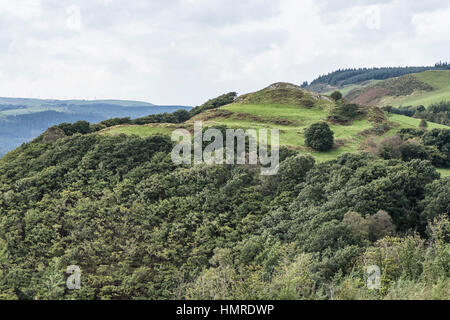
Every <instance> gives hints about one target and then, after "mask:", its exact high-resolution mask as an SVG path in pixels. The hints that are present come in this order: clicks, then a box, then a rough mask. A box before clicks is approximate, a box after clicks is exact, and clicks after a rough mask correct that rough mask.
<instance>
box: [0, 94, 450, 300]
mask: <svg viewBox="0 0 450 320" xmlns="http://www.w3.org/2000/svg"><path fill="white" fill-rule="evenodd" d="M235 98H236V94H235V93H229V94H226V95H223V96H220V97H218V98H217V99H212V100H210V101H208V102H207V103H205V104H204V105H202V106H200V107H197V108H194V109H192V110H190V111H180V112H177V113H175V114H163V115H152V116H149V117H145V118H141V119H135V120H130V119H127V118H117V119H111V120H109V121H104V122H102V123H99V124H95V125H91V124H89V123H87V122H77V123H75V124H62V125H60V126H58V127H53V128H51V129H49V130H48V131H46V132H45V133H44V134H42V135H41V136H40V137H39V138H37V139H36V140H34V141H33V142H31V143H27V144H24V145H22V146H21V147H19V148H18V149H16V150H15V151H13V152H10V153H9V154H7V155H6V156H5V157H3V158H1V159H0V299H450V219H449V207H450V205H449V203H450V192H449V191H450V177H446V178H440V175H439V173H438V172H437V171H436V166H443V167H448V165H449V159H450V139H449V134H450V130H448V129H433V130H427V129H426V122H424V123H422V124H421V128H417V129H409V130H407V129H405V130H403V131H401V133H400V136H393V137H390V138H386V139H385V140H383V141H382V142H381V143H379V144H375V145H374V146H370V145H369V146H367V148H366V150H368V151H369V152H360V153H353V154H350V153H346V154H342V155H339V156H338V157H337V158H336V159H335V160H332V161H328V162H325V163H316V162H315V160H314V158H312V157H311V156H309V155H304V154H299V153H297V152H296V151H294V150H290V149H286V148H282V149H281V152H280V160H281V163H280V168H279V172H278V175H275V176H261V175H260V170H259V168H258V166H235V165H223V166H222V165H209V166H208V165H196V166H190V165H185V166H175V165H174V164H173V162H172V160H171V157H170V152H171V150H172V147H173V143H172V142H171V140H170V137H168V136H163V135H152V136H149V137H146V138H139V137H137V136H129V135H128V136H127V135H116V136H108V135H101V134H96V131H99V130H101V129H102V128H105V127H108V126H112V125H116V124H120V123H155V122H172V123H180V122H183V121H186V120H187V119H189V118H191V117H193V116H195V115H196V114H198V113H201V112H202V111H205V110H208V109H213V108H217V107H220V106H221V105H224V104H228V103H230V102H233V101H234V100H235ZM335 98H336V99H337V100H338V99H341V97H340V96H338V95H335ZM339 106H341V107H340V108H338V109H337V110H338V111H339V110H340V111H341V112H337V111H336V110H335V111H334V112H335V113H334V114H332V115H331V117H332V120H333V119H334V121H337V120H339V121H342V119H344V120H346V119H347V118H348V117H350V118H352V117H354V116H357V113H358V112H357V111H358V106H355V105H349V104H346V103H345V102H344V101H341V103H340V104H339ZM336 112H337V113H336ZM380 112H381V110H380ZM336 119H337V120H336ZM311 127H312V128H319V129H320V130H321V132H326V133H327V134H329V133H330V130H329V128H328V126H324V125H318V126H315V127H313V126H311ZM311 130H313V129H311ZM380 130H382V128H380ZM312 136H314V135H313V134H312ZM328 138H330V135H328ZM331 139H332V132H331ZM322 142H323V141H322ZM325 142H326V141H325ZM326 144H327V143H325V145H326ZM322 145H323V144H322ZM371 147H372V148H373V149H374V150H371ZM69 265H78V266H80V267H81V271H82V274H81V289H79V290H69V289H67V288H66V286H65V281H66V275H65V271H66V268H67V266H69ZM370 265H378V266H379V267H380V269H381V288H380V289H379V290H370V289H368V288H367V286H366V281H367V276H368V275H367V273H366V268H367V267H368V266H370Z"/></svg>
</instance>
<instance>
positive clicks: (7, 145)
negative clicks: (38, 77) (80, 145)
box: [0, 97, 191, 156]
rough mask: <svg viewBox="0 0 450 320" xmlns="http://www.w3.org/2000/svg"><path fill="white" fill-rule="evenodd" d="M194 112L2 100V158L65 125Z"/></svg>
mask: <svg viewBox="0 0 450 320" xmlns="http://www.w3.org/2000/svg"><path fill="white" fill-rule="evenodd" d="M180 109H184V110H190V109H191V107H190V106H178V105H168V106H161V105H154V104H152V103H149V102H143V101H133V100H55V99H32V98H6V97H0V156H2V155H4V154H5V153H7V152H8V151H10V150H13V149H15V148H16V147H18V146H19V145H20V144H22V143H24V142H28V141H30V140H32V139H34V138H36V137H37V136H38V135H39V134H41V133H42V132H43V131H45V130H46V129H47V128H49V127H51V126H54V125H58V124H61V123H64V122H68V123H73V122H76V121H79V120H85V121H88V122H91V123H97V122H100V121H103V120H107V119H111V118H124V117H129V118H131V119H134V118H141V117H145V116H148V115H151V114H157V113H172V112H174V111H176V110H180Z"/></svg>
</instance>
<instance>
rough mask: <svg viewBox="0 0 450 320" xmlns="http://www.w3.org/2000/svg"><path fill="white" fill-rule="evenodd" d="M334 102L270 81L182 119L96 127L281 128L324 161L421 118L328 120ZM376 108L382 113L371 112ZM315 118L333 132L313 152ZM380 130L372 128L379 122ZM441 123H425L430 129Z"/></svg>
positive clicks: (289, 143) (131, 131)
mask: <svg viewBox="0 0 450 320" xmlns="http://www.w3.org/2000/svg"><path fill="white" fill-rule="evenodd" d="M334 108H336V103H335V102H334V101H333V100H332V99H331V98H329V97H328V96H326V95H322V94H318V93H314V92H311V91H308V90H306V89H303V88H301V87H299V86H296V85H293V84H289V83H275V84H272V85H270V86H269V87H267V88H265V89H262V90H260V91H257V92H254V93H249V94H244V95H241V96H239V97H238V98H237V99H236V101H235V102H234V103H231V104H229V105H225V106H222V107H220V108H218V109H211V110H206V111H204V112H202V113H200V114H199V115H196V116H195V117H193V118H191V119H190V120H189V121H187V122H186V123H184V124H182V125H175V124H160V123H158V124H147V125H143V126H140V125H120V126H115V127H110V128H107V129H105V130H102V131H100V134H107V135H117V134H127V135H138V136H140V137H146V136H150V135H153V134H167V135H169V134H170V133H171V132H172V131H173V130H174V129H176V128H177V127H180V126H182V127H184V128H188V129H192V128H193V121H196V120H201V121H203V123H204V126H221V125H225V126H227V127H229V128H255V129H259V128H268V129H279V130H280V144H281V145H282V146H286V147H289V148H291V149H294V150H297V151H301V152H303V153H308V154H311V155H312V156H313V157H314V158H315V159H316V160H317V161H319V162H322V161H327V160H331V159H334V158H336V157H337V156H338V155H340V154H342V153H345V152H357V151H358V150H359V149H360V148H361V143H362V142H363V141H366V140H367V139H370V138H373V139H374V140H376V141H380V140H382V139H383V138H384V137H387V136H391V135H394V134H396V133H398V132H399V131H400V130H401V129H404V128H418V126H419V122H420V120H418V119H413V118H409V117H406V116H401V115H384V116H383V113H382V112H381V111H380V110H379V109H377V108H373V107H365V108H362V114H360V115H358V116H357V117H355V118H354V119H353V120H352V121H351V122H350V123H349V124H346V125H343V124H339V123H334V122H330V121H328V117H329V115H330V113H331V112H332V111H333V110H334ZM380 112H381V119H380V118H378V119H377V118H376V117H374V113H380ZM318 121H328V122H329V125H330V128H331V129H332V130H333V132H334V137H335V146H334V148H333V149H332V150H330V151H328V152H316V151H314V150H312V149H310V148H308V147H306V146H305V141H304V130H305V129H306V128H307V127H309V126H310V125H311V124H313V123H315V122H318ZM383 123H384V124H386V125H387V127H386V129H387V130H386V131H385V132H382V133H380V132H376V130H375V129H376V128H377V127H379V126H380V125H381V124H383ZM434 128H446V126H444V125H439V124H434V123H431V122H430V123H429V129H434Z"/></svg>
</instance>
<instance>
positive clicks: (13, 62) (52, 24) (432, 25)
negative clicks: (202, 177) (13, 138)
mask: <svg viewBox="0 0 450 320" xmlns="http://www.w3.org/2000/svg"><path fill="white" fill-rule="evenodd" d="M449 14H450V9H449V7H448V5H447V1H444V0H442V1H439V0H431V1H428V2H427V6H424V5H420V4H418V3H415V2H411V1H407V0H392V1H390V0H384V1H381V0H380V1H376V0H366V1H362V0H358V1H357V0H354V1H345V2H340V1H335V0H333V1H329V0H320V1H313V0H302V1H299V0H281V1H268V0H250V1H241V0H166V1H159V0H152V1H126V0H116V1H110V0H97V1H95V0H77V1H75V0H74V1H57V0H42V1H32V0H0V61H1V64H0V81H1V83H2V86H1V87H0V96H22V97H25V96H30V95H31V96H35V97H54V98H69V97H70V98H72V97H78V98H94V97H96V98H123V99H141V100H147V101H150V102H153V103H164V104H172V103H173V104H175V103H176V104H191V105H196V104H200V103H202V102H203V101H205V100H206V99H208V98H211V97H214V96H216V95H218V94H221V93H223V92H227V91H238V92H240V93H244V92H247V91H251V90H256V89H259V88H261V87H264V86H266V85H268V84H270V83H272V82H275V81H290V82H295V83H300V82H302V81H303V80H312V79H313V78H314V77H316V76H317V75H319V74H322V73H325V72H329V71H332V70H334V69H337V68H342V67H352V66H356V67H358V66H382V65H411V64H416V65H422V64H432V63H434V62H435V61H437V60H440V59H450V58H449V57H448V56H445V54H447V52H449V49H450V45H449V40H450V39H449V36H448V35H446V32H445V31H446V30H448V29H449V27H450V26H449V22H448V21H449V20H448V19H447V17H448V16H449Z"/></svg>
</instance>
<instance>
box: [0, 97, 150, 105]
mask: <svg viewBox="0 0 450 320" xmlns="http://www.w3.org/2000/svg"><path fill="white" fill-rule="evenodd" d="M99 103H100V104H110V105H118V106H133V107H139V106H142V107H148V106H154V104H152V103H149V102H143V101H135V100H113V99H100V100H84V99H69V100H59V99H35V98H8V97H0V105H3V104H8V105H14V106H21V105H27V106H33V107H34V106H44V105H46V106H48V105H60V106H61V105H92V104H99Z"/></svg>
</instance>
